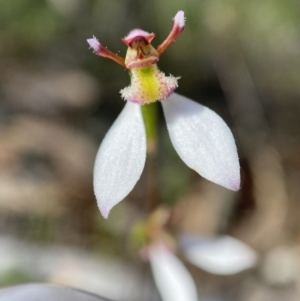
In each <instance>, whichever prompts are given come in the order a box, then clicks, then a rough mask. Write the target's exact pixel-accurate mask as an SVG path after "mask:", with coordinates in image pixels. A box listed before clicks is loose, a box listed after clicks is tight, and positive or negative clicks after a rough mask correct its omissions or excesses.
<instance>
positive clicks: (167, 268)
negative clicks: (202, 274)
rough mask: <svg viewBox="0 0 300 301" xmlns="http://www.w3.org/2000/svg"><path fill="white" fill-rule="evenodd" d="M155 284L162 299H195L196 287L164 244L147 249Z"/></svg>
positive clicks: (171, 300) (170, 300) (190, 300)
mask: <svg viewBox="0 0 300 301" xmlns="http://www.w3.org/2000/svg"><path fill="white" fill-rule="evenodd" d="M148 256H149V260H150V264H151V269H152V274H153V277H154V281H155V284H156V286H157V288H158V291H159V293H160V295H161V297H162V300H163V301H197V300H198V297H197V289H196V285H195V283H194V280H193V279H192V277H191V275H190V273H189V272H188V271H187V269H186V268H185V266H184V265H183V263H182V262H181V261H180V260H179V259H178V258H177V257H176V256H175V255H174V254H173V253H172V252H171V251H169V250H168V249H167V248H166V247H165V246H163V245H155V246H151V247H150V249H149V254H148Z"/></svg>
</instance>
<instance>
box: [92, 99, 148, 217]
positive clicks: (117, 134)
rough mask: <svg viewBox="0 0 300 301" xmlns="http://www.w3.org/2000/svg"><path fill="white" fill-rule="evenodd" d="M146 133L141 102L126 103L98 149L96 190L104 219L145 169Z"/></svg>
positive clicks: (95, 173) (95, 176)
mask: <svg viewBox="0 0 300 301" xmlns="http://www.w3.org/2000/svg"><path fill="white" fill-rule="evenodd" d="M145 160H146V133H145V127H144V121H143V117H142V112H141V107H140V106H139V105H136V104H133V103H130V102H127V104H126V105H125V107H124V109H123V111H122V112H121V114H120V115H119V116H118V118H117V119H116V121H115V122H114V124H113V125H112V127H111V128H110V129H109V131H108V132H107V134H106V136H105V137H104V139H103V141H102V143H101V146H100V148H99V150H98V153H97V156H96V161H95V167H94V191H95V196H96V199H97V203H98V207H99V209H100V211H101V214H102V215H103V217H104V218H107V217H108V214H109V212H110V210H111V209H112V207H113V206H115V205H116V204H117V203H119V202H120V201H122V200H123V199H124V198H125V197H126V196H127V195H128V194H129V192H130V191H131V190H132V189H133V187H134V186H135V184H136V182H137V181H138V180H139V178H140V176H141V174H142V171H143V169H144V165H145Z"/></svg>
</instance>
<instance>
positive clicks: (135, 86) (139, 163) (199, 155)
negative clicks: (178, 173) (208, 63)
mask: <svg viewBox="0 0 300 301" xmlns="http://www.w3.org/2000/svg"><path fill="white" fill-rule="evenodd" d="M173 20H174V25H173V28H172V30H171V32H170V34H169V35H168V37H167V38H166V40H165V41H164V42H163V43H162V44H160V45H159V46H158V47H157V48H156V49H155V48H154V47H153V46H152V44H151V42H152V40H153V39H154V37H155V35H154V33H148V32H146V31H144V30H141V29H134V30H132V31H131V32H130V33H129V34H128V35H127V36H126V37H124V38H123V39H122V41H123V42H124V43H125V44H126V45H127V46H128V50H127V53H126V57H125V59H124V58H122V57H121V56H119V55H117V54H114V53H113V52H111V51H110V50H108V49H107V48H106V47H104V46H103V45H102V44H100V42H99V41H98V40H97V39H96V38H95V37H93V38H91V39H88V40H87V42H88V44H89V45H90V47H91V48H92V49H93V50H94V53H95V54H96V55H98V56H102V57H105V58H109V59H111V60H113V61H115V62H116V63H118V64H119V65H121V66H122V67H124V68H126V69H127V70H128V71H129V74H130V79H131V84H130V86H128V87H126V88H124V89H122V90H121V91H120V93H121V96H122V98H123V99H124V100H125V101H127V103H126V105H125V107H124V109H123V111H122V112H121V114H120V115H119V116H118V118H117V120H116V121H115V122H114V124H113V126H112V127H111V128H110V130H109V131H108V133H107V134H106V136H105V137H104V139H103V141H102V144H101V146H100V148H99V151H98V154H97V157H96V162H95V169H94V190H95V195H96V198H97V202H98V206H99V209H100V211H101V213H102V215H103V216H104V218H107V217H108V214H109V212H110V210H111V208H112V207H113V206H115V205H116V204H117V203H119V202H120V201H122V200H123V199H124V198H125V197H126V196H127V195H128V194H129V193H130V191H131V190H132V189H133V187H134V186H135V184H136V182H137V181H138V180H139V178H140V176H141V174H142V171H143V168H144V165H145V160H146V133H145V126H144V122H143V116H142V111H141V106H142V105H145V104H149V103H153V102H156V101H161V103H162V106H163V111H164V115H165V118H166V122H167V128H168V131H169V134H170V137H171V141H172V143H173V146H174V148H175V149H176V151H177V153H178V155H179V156H180V157H181V159H182V160H183V161H184V162H185V163H186V164H187V165H188V166H189V167H190V168H192V169H194V170H195V171H197V172H198V173H199V174H200V175H201V176H203V177H204V178H206V179H208V180H210V181H212V182H214V183H217V184H219V185H222V186H224V187H226V188H228V189H231V190H234V191H237V190H238V189H239V187H240V171H239V162H238V155H237V150H236V146H235V142H234V138H233V136H232V133H231V131H230V129H229V128H228V126H227V125H226V124H225V122H224V121H223V120H222V119H221V118H220V117H219V116H218V115H217V114H216V113H214V112H213V111H212V110H210V109H209V108H207V107H204V106H202V105H200V104H198V103H196V102H194V101H192V100H190V99H188V98H186V97H184V96H181V95H179V94H176V93H173V92H174V90H175V89H176V88H177V86H178V83H177V81H178V79H179V78H178V77H174V76H172V75H170V76H166V75H165V74H164V73H163V72H161V71H160V70H159V69H158V67H157V64H156V63H157V62H158V60H159V58H160V56H161V55H162V53H163V52H164V51H165V50H166V49H167V48H168V47H169V46H170V44H171V43H172V42H173V41H174V40H175V39H176V38H177V37H178V36H179V35H180V34H181V32H182V31H183V29H184V26H185V18H184V12H183V11H179V12H178V13H177V14H176V16H175V18H174V19H173Z"/></svg>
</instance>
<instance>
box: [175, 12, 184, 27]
mask: <svg viewBox="0 0 300 301" xmlns="http://www.w3.org/2000/svg"><path fill="white" fill-rule="evenodd" d="M174 24H175V25H177V26H178V27H179V28H181V29H182V28H184V26H185V17H184V11H183V10H180V11H179V12H178V13H177V14H176V16H175V17H174Z"/></svg>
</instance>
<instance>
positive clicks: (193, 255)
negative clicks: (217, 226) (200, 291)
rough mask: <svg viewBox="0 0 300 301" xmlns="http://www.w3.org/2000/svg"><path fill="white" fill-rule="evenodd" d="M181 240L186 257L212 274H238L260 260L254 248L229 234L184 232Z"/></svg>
mask: <svg viewBox="0 0 300 301" xmlns="http://www.w3.org/2000/svg"><path fill="white" fill-rule="evenodd" d="M179 241H180V245H181V247H182V250H183V253H184V255H185V257H186V259H187V260H188V261H189V262H190V263H192V264H194V265H195V266H197V267H199V268H201V269H202V270H205V271H207V272H209V273H212V274H217V275H233V274H237V273H240V272H242V271H244V270H247V269H249V268H252V267H254V266H255V265H256V263H257V261H258V255H257V253H256V252H255V251H254V250H253V249H251V248H250V247H249V246H248V245H246V244H245V243H243V242H242V241H240V240H238V239H236V238H234V237H231V236H228V235H224V236H219V237H205V236H203V237H201V236H193V235H188V234H183V235H181V237H180V239H179Z"/></svg>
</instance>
